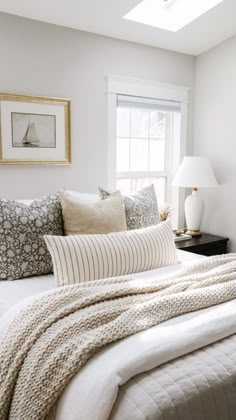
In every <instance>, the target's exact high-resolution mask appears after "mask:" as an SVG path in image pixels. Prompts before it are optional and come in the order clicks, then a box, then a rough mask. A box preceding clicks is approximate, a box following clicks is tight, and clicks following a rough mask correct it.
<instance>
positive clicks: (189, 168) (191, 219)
mask: <svg viewBox="0 0 236 420" xmlns="http://www.w3.org/2000/svg"><path fill="white" fill-rule="evenodd" d="M173 185H174V186H176V187H185V188H192V194H191V195H189V196H188V197H187V198H186V200H185V206H184V209H185V218H186V224H187V229H188V231H187V233H188V234H190V235H192V236H201V231H200V226H201V221H202V216H203V210H204V201H203V198H202V197H201V195H200V194H199V192H198V188H210V187H216V186H217V181H216V178H215V175H214V172H213V170H212V168H211V164H210V162H209V160H208V159H207V158H205V157H198V156H186V157H185V158H184V159H183V162H182V163H181V165H180V167H179V169H178V170H177V173H176V175H175V178H174V181H173Z"/></svg>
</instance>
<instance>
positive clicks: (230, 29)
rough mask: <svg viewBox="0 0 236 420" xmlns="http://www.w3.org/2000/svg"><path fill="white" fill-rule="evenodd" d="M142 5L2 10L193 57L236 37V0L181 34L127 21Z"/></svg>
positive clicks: (69, 0) (77, 1) (37, 4)
mask: <svg viewBox="0 0 236 420" xmlns="http://www.w3.org/2000/svg"><path fill="white" fill-rule="evenodd" d="M195 1H198V0H195ZM140 2H141V0H38V1H37V0H0V11H2V12H6V13H11V14H13V15H18V16H24V17H27V18H31V19H35V20H39V21H43V22H48V23H53V24H56V25H61V26H66V27H69V28H75V29H81V30H83V31H88V32H93V33H96V34H102V35H106V36H110V37H113V38H118V39H124V40H127V41H133V42H137V43H140V44H145V45H150V46H153V47H160V48H165V49H168V50H172V51H177V52H182V53H187V54H191V55H199V54H201V53H202V52H204V51H206V50H207V49H209V48H211V47H213V46H215V45H217V44H219V43H221V42H222V41H224V40H225V39H227V38H230V37H231V36H233V35H234V34H236V0H224V1H223V2H222V3H220V4H219V5H218V6H216V7H215V8H213V9H211V10H210V11H208V12H207V13H206V14H204V15H202V16H201V17H199V18H198V19H197V20H195V21H194V22H192V23H190V24H189V25H187V26H186V27H184V28H183V29H181V30H180V31H178V32H169V31H166V30H163V29H158V28H153V27H150V26H147V25H143V24H140V23H136V22H131V21H127V20H125V19H123V16H124V15H125V14H126V13H128V12H129V11H130V10H131V9H132V8H134V7H135V6H137V4H139V3H140Z"/></svg>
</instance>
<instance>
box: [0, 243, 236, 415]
mask: <svg viewBox="0 0 236 420" xmlns="http://www.w3.org/2000/svg"><path fill="white" fill-rule="evenodd" d="M178 255H179V259H180V261H181V262H180V264H178V265H176V266H171V267H164V268H160V269H157V270H153V271H149V272H145V273H138V274H135V275H132V276H128V277H130V278H132V277H134V278H137V277H140V278H151V277H153V278H156V277H158V276H163V275H164V274H169V273H171V272H173V273H174V272H176V273H177V272H178V271H180V270H181V269H182V268H183V267H184V266H186V265H188V264H190V263H191V262H192V261H194V260H198V259H201V258H205V257H201V256H199V255H194V254H190V253H187V252H184V251H178ZM55 286H56V283H55V279H54V277H53V275H47V276H40V277H37V278H36V277H35V278H29V279H25V280H18V281H14V282H8V281H6V282H1V283H0V314H1V318H0V337H1V335H3V333H4V331H5V330H6V328H7V327H8V325H9V323H10V322H11V320H12V319H13V317H14V316H15V315H16V314H17V313H18V311H19V310H20V308H22V307H24V306H25V305H26V303H27V302H30V301H31V300H32V299H34V296H35V295H36V294H38V293H42V294H44V293H45V292H47V291H48V290H51V289H52V288H54V287H55ZM235 320H236V300H235V299H234V300H231V301H229V302H226V303H222V304H220V305H217V306H212V307H209V308H206V309H202V310H199V311H196V312H192V313H189V314H184V315H181V316H178V317H176V318H173V319H171V320H169V321H166V322H164V323H161V324H160V325H157V326H155V327H152V328H150V329H148V330H146V331H142V332H139V333H137V334H135V335H133V336H130V337H127V338H125V339H123V340H120V341H117V342H116V343H113V344H110V345H108V346H106V347H105V348H104V349H103V350H101V351H99V352H98V353H97V354H95V355H94V356H93V357H92V358H91V359H90V360H89V361H88V362H87V363H86V364H85V365H84V366H83V367H82V369H81V370H80V371H79V372H78V373H77V374H76V375H75V376H74V378H73V379H72V381H71V382H70V383H69V384H68V385H67V387H66V388H65V390H64V392H63V394H62V396H61V397H60V399H59V401H58V402H57V406H56V412H55V413H54V416H55V418H56V420H103V419H108V418H109V419H112V420H128V419H130V418H131V417H132V418H133V419H135V420H144V419H149V420H151V419H155V420H161V419H165V420H171V419H180V420H192V419H194V420H195V419H196V420H202V419H206V420H216V419H219V420H221V419H222V420H228V419H235V418H236V335H235V332H236V321H235ZM104 367H106V368H105V369H104Z"/></svg>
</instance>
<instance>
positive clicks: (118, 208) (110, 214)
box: [60, 192, 127, 235]
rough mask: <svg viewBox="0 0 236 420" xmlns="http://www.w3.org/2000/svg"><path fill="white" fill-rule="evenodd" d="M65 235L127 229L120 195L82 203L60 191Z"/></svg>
mask: <svg viewBox="0 0 236 420" xmlns="http://www.w3.org/2000/svg"><path fill="white" fill-rule="evenodd" d="M60 200H61V206H62V214H63V222H64V233H65V235H81V234H101V233H110V232H117V231H121V230H127V226H126V219H125V208H124V202H123V198H122V197H121V195H120V194H119V195H116V196H112V197H109V199H108V200H104V201H101V200H99V201H96V202H95V203H92V202H91V203H87V204H86V203H84V202H81V201H80V199H79V198H78V197H76V196H71V195H70V194H68V193H67V192H61V193H60Z"/></svg>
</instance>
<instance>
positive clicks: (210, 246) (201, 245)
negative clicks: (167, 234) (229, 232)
mask: <svg viewBox="0 0 236 420" xmlns="http://www.w3.org/2000/svg"><path fill="white" fill-rule="evenodd" d="M228 240H229V238H223V237H222V236H215V235H210V234H209V233H202V236H200V237H197V238H192V239H187V240H186V241H179V242H176V248H177V249H182V250H183V251H188V252H193V253H194V254H202V255H206V256H211V255H218V254H226V253H227V242H228Z"/></svg>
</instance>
